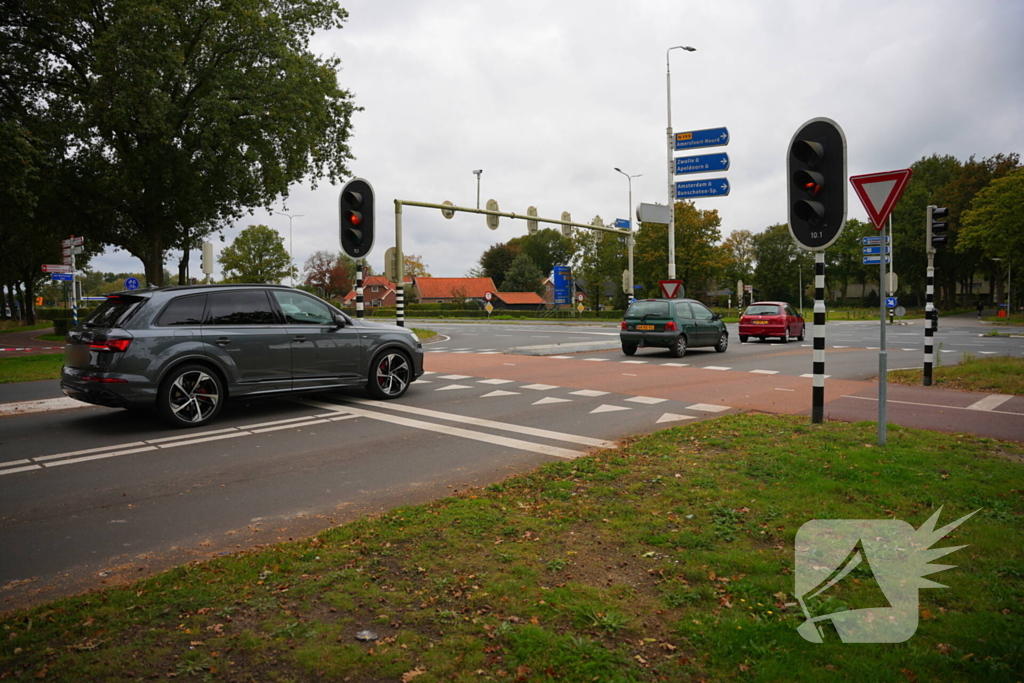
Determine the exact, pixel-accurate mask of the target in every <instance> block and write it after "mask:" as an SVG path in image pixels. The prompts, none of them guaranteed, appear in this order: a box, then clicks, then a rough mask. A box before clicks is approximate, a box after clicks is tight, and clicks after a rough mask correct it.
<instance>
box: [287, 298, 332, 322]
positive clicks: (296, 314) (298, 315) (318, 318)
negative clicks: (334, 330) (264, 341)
mask: <svg viewBox="0 0 1024 683" xmlns="http://www.w3.org/2000/svg"><path fill="white" fill-rule="evenodd" d="M273 294H274V298H275V299H277V303H278V304H280V306H281V310H282V311H283V312H284V321H285V322H286V323H288V324H289V325H332V324H334V314H333V313H332V312H331V309H330V308H328V306H327V304H325V303H324V302H322V301H318V300H316V299H314V298H313V297H309V296H304V295H302V294H296V293H294V292H281V291H277V290H274V292H273Z"/></svg>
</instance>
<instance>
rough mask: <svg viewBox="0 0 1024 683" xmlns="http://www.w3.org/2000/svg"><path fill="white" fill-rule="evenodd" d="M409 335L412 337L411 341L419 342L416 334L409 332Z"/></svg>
mask: <svg viewBox="0 0 1024 683" xmlns="http://www.w3.org/2000/svg"><path fill="white" fill-rule="evenodd" d="M409 334H411V335H412V339H413V341H416V342H418V341H419V340H420V338H419V337H418V336H417V335H416V333H415V332H413V331H412V330H409Z"/></svg>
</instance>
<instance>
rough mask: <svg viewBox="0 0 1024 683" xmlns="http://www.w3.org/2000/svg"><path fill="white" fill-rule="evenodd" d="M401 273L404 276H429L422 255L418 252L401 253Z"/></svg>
mask: <svg viewBox="0 0 1024 683" xmlns="http://www.w3.org/2000/svg"><path fill="white" fill-rule="evenodd" d="M402 275H403V276H405V277H430V273H428V272H427V267H426V266H425V265H423V257H422V256H420V255H418V254H403V255H402Z"/></svg>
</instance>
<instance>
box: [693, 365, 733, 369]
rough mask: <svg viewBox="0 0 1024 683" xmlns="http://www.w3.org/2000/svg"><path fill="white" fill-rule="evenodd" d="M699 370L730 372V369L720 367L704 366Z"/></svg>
mask: <svg viewBox="0 0 1024 683" xmlns="http://www.w3.org/2000/svg"><path fill="white" fill-rule="evenodd" d="M700 369H701V370H732V368H724V367H722V366H721V365H705V366H704V367H702V368H700Z"/></svg>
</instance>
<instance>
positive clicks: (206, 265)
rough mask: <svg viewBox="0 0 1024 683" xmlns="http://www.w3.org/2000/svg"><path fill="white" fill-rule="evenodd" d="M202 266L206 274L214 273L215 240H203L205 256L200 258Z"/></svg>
mask: <svg viewBox="0 0 1024 683" xmlns="http://www.w3.org/2000/svg"><path fill="white" fill-rule="evenodd" d="M200 265H201V268H200V270H202V271H203V273H204V274H206V275H213V242H203V257H202V259H201V260H200Z"/></svg>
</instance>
